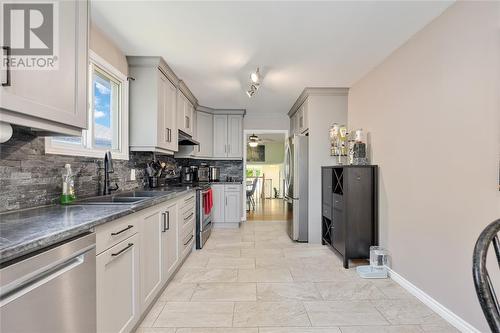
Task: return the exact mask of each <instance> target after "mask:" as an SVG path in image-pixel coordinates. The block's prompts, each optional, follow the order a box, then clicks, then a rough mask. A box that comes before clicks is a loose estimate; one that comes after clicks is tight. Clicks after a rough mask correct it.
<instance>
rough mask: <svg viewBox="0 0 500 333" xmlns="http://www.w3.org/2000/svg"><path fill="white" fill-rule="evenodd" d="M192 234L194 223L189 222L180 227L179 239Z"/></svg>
mask: <svg viewBox="0 0 500 333" xmlns="http://www.w3.org/2000/svg"><path fill="white" fill-rule="evenodd" d="M193 232H194V221H190V222H188V223H186V224H184V225H183V226H182V227H181V238H185V237H186V235H188V234H191V233H193Z"/></svg>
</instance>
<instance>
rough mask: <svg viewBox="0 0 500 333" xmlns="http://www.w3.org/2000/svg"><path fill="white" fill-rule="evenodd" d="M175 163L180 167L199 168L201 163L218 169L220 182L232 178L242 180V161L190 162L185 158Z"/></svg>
mask: <svg viewBox="0 0 500 333" xmlns="http://www.w3.org/2000/svg"><path fill="white" fill-rule="evenodd" d="M177 163H178V164H179V165H181V166H191V165H196V166H200V165H201V164H202V163H204V164H207V165H212V166H216V167H219V168H220V177H221V181H225V180H226V179H227V177H231V178H233V181H242V180H243V161H242V160H231V161H227V160H192V159H187V158H179V159H177Z"/></svg>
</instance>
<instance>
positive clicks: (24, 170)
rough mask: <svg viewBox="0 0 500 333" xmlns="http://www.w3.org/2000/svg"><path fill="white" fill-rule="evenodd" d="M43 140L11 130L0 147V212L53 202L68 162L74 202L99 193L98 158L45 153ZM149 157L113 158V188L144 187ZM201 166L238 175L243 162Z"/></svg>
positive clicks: (100, 162) (22, 130)
mask: <svg viewBox="0 0 500 333" xmlns="http://www.w3.org/2000/svg"><path fill="white" fill-rule="evenodd" d="M44 140H45V139H44V138H42V137H37V136H36V135H34V134H33V132H31V131H30V130H28V129H25V128H22V127H17V126H14V134H13V136H12V138H11V139H10V140H9V141H7V142H5V143H3V144H0V212H4V211H9V210H14V209H24V208H30V207H36V206H43V205H50V204H54V203H57V202H58V200H59V195H60V194H61V187H62V185H61V182H62V180H61V179H62V178H61V176H62V172H63V169H64V164H66V163H70V164H71V168H72V170H73V173H74V174H75V188H76V195H77V197H78V198H84V197H90V196H96V195H98V194H99V193H100V189H101V186H102V181H103V179H104V175H103V170H102V166H103V159H99V158H88V157H74V156H63V155H53V154H45V141H44ZM103 156H104V154H103ZM153 157H154V156H153V153H149V152H131V153H130V158H129V160H128V161H123V160H113V167H114V173H113V174H111V180H112V184H114V183H115V182H116V183H117V184H118V186H119V187H120V190H121V191H130V190H133V189H136V188H143V187H146V186H147V179H146V177H145V167H146V163H147V162H149V161H151V160H152V159H153ZM157 157H158V156H157ZM158 158H159V159H160V160H162V161H165V162H167V163H177V161H176V160H175V159H173V158H172V157H170V156H160V157H158ZM201 162H202V161H197V160H190V159H182V160H179V165H192V164H195V165H198V164H199V163H201ZM205 162H207V163H208V164H210V165H217V166H219V167H221V175H222V176H223V177H225V176H226V175H229V176H231V177H238V176H239V177H240V178H241V177H243V162H242V161H205ZM130 169H136V180H134V181H131V180H130Z"/></svg>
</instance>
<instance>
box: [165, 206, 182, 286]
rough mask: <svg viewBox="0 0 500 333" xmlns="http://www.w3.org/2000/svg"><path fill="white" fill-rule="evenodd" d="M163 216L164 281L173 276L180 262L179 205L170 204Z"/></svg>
mask: <svg viewBox="0 0 500 333" xmlns="http://www.w3.org/2000/svg"><path fill="white" fill-rule="evenodd" d="M161 214H162V227H161V232H162V246H161V247H162V251H161V254H162V257H163V259H162V264H163V268H162V281H163V282H167V280H168V279H169V278H170V277H171V276H172V274H173V273H174V272H175V269H176V268H177V264H178V262H179V246H178V243H179V241H178V240H179V235H178V233H179V229H178V228H179V223H178V222H179V217H178V204H177V202H173V203H170V204H168V205H167V206H166V207H165V209H164V210H163V211H162V212H161Z"/></svg>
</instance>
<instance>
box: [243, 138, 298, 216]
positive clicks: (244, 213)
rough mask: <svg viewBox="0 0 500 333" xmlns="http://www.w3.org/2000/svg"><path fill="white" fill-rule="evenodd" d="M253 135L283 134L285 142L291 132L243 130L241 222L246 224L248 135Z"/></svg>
mask: <svg viewBox="0 0 500 333" xmlns="http://www.w3.org/2000/svg"><path fill="white" fill-rule="evenodd" d="M252 134H257V135H258V134H283V135H284V137H285V142H286V140H287V139H288V137H289V136H290V131H289V130H272V129H255V130H252V129H244V130H243V140H242V141H243V183H242V187H243V196H242V197H243V204H242V212H241V214H242V215H241V222H246V220H247V194H246V193H247V190H246V184H247V172H246V170H247V148H248V144H247V135H252Z"/></svg>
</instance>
